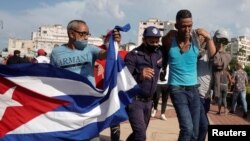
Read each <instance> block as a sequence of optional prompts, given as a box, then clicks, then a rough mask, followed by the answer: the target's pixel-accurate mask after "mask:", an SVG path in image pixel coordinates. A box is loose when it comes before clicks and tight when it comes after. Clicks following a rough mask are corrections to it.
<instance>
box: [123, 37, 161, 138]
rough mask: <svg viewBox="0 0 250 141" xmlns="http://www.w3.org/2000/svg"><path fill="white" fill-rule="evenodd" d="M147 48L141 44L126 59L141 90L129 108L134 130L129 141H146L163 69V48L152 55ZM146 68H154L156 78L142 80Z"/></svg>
mask: <svg viewBox="0 0 250 141" xmlns="http://www.w3.org/2000/svg"><path fill="white" fill-rule="evenodd" d="M158 35H160V34H159V33H158ZM146 48H147V46H146V45H145V44H141V45H140V46H139V47H137V48H135V49H133V50H132V51H130V52H129V53H128V54H127V56H126V58H125V63H126V66H127V68H128V69H129V71H130V73H131V74H132V75H133V77H134V79H135V80H136V82H137V83H138V85H139V87H140V88H141V91H140V92H139V93H138V94H137V95H136V96H135V97H134V101H133V102H132V103H131V104H130V105H129V106H128V107H127V112H128V117H129V122H130V125H131V128H132V130H133V133H131V134H130V136H129V137H128V138H127V141H134V140H136V141H145V140H146V130H147V127H148V124H149V121H150V117H151V109H152V106H153V101H152V98H153V95H154V93H155V91H156V86H157V81H158V77H159V73H160V69H161V67H162V52H161V47H158V48H156V49H155V50H154V51H153V52H151V53H150V54H148V53H146ZM145 67H150V68H153V69H154V76H153V77H152V78H151V79H145V80H141V79H140V76H141V73H142V70H143V69H144V68H145Z"/></svg>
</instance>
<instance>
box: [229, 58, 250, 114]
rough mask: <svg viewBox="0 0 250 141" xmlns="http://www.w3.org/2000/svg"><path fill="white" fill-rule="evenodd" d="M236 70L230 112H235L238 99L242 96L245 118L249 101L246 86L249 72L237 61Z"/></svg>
mask: <svg viewBox="0 0 250 141" xmlns="http://www.w3.org/2000/svg"><path fill="white" fill-rule="evenodd" d="M236 69H237V70H236V71H235V72H234V73H233V77H232V78H233V79H232V81H233V84H234V89H233V100H232V107H231V111H230V113H235V111H236V106H237V99H238V97H240V100H241V103H242V106H243V110H244V113H243V118H247V101H246V86H247V84H248V77H247V73H246V72H245V71H244V70H243V69H242V64H241V63H237V65H236Z"/></svg>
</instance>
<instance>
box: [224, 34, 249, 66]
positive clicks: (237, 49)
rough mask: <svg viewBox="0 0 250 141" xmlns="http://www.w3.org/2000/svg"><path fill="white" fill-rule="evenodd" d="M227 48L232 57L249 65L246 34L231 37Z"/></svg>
mask: <svg viewBox="0 0 250 141" xmlns="http://www.w3.org/2000/svg"><path fill="white" fill-rule="evenodd" d="M228 50H229V51H230V54H231V55H232V57H234V58H236V59H237V60H238V61H239V62H241V63H243V64H244V65H248V66H249V65H250V38H249V37H246V36H239V37H236V38H231V42H230V44H229V45H228Z"/></svg>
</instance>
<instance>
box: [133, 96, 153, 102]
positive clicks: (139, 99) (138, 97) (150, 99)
mask: <svg viewBox="0 0 250 141" xmlns="http://www.w3.org/2000/svg"><path fill="white" fill-rule="evenodd" d="M135 100H137V101H141V102H149V101H152V97H142V96H138V95H137V96H135Z"/></svg>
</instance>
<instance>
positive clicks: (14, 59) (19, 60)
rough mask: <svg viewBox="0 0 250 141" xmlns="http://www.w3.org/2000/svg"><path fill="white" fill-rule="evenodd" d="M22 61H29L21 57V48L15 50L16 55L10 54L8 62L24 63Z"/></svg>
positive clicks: (8, 63)
mask: <svg viewBox="0 0 250 141" xmlns="http://www.w3.org/2000/svg"><path fill="white" fill-rule="evenodd" d="M22 63H27V61H26V60H25V59H23V58H22V57H21V51H20V50H14V55H13V56H10V57H9V58H8V60H7V62H6V64H7V65H10V64H22Z"/></svg>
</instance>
